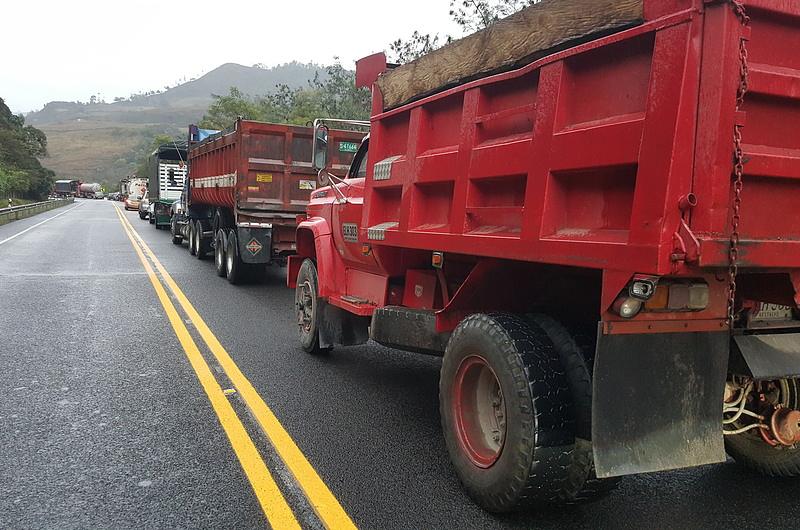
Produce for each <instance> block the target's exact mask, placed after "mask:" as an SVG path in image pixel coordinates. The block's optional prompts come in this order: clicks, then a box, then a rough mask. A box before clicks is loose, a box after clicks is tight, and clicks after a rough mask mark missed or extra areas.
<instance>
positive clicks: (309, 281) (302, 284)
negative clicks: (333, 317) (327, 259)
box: [294, 258, 331, 355]
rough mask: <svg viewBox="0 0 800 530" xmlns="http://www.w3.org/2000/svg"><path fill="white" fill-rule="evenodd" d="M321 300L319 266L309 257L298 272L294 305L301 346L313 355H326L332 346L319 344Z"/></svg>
mask: <svg viewBox="0 0 800 530" xmlns="http://www.w3.org/2000/svg"><path fill="white" fill-rule="evenodd" d="M320 302H321V300H320V297H319V279H318V276H317V266H316V265H315V264H314V261H313V260H311V259H308V258H307V259H305V260H303V263H302V264H301V265H300V270H299V271H298V272H297V287H296V288H295V291H294V305H295V314H296V316H297V328H298V330H299V331H298V338H299V339H300V346H301V347H302V348H303V350H305V352H306V353H310V354H311V355H325V354H327V353H328V352H330V351H331V348H320V345H319V322H320V319H321V315H322V304H321V303H320Z"/></svg>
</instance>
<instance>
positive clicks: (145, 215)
mask: <svg viewBox="0 0 800 530" xmlns="http://www.w3.org/2000/svg"><path fill="white" fill-rule="evenodd" d="M139 219H141V220H142V221H144V220H145V219H147V214H146V213H144V212H143V211H141V210H139Z"/></svg>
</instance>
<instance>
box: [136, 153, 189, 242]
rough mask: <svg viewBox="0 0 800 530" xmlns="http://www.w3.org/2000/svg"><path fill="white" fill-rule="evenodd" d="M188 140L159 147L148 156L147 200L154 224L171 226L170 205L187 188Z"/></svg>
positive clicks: (160, 226)
mask: <svg viewBox="0 0 800 530" xmlns="http://www.w3.org/2000/svg"><path fill="white" fill-rule="evenodd" d="M187 152H188V150H187V142H186V141H183V142H171V143H168V144H164V145H161V146H159V147H158V149H156V150H155V151H153V152H152V153H151V154H150V156H149V157H148V158H147V175H145V176H146V177H147V181H148V186H147V199H148V200H149V202H150V206H149V212H148V213H149V219H150V224H152V225H155V227H156V228H157V229H160V228H168V227H169V226H170V223H171V214H170V208H171V206H172V203H174V202H175V201H176V200H178V199H179V198H180V196H181V192H182V191H183V187H184V183H185V182H186V175H187V173H188V165H187V162H186V161H187Z"/></svg>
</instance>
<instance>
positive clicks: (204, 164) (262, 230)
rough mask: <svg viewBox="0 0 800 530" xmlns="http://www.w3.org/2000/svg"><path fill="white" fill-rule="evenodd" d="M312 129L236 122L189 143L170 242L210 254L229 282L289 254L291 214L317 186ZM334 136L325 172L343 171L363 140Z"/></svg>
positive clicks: (298, 210)
mask: <svg viewBox="0 0 800 530" xmlns="http://www.w3.org/2000/svg"><path fill="white" fill-rule="evenodd" d="M312 134H313V129H312V128H311V127H296V126H292V125H279V124H274V123H261V122H256V121H248V120H241V119H240V120H238V121H237V122H236V124H235V125H234V126H233V128H232V129H230V130H226V131H221V132H218V133H217V134H213V135H211V136H209V137H207V138H205V139H204V140H202V141H200V142H190V148H189V154H188V160H189V182H188V186H187V188H186V191H185V193H184V197H183V199H182V200H183V202H184V205H183V207H182V208H180V209H179V210H181V211H182V212H185V213H175V214H173V219H172V223H171V224H172V235H173V240H172V241H173V243H176V244H180V243H181V241H182V240H183V239H186V240H187V241H188V242H189V252H190V253H191V254H192V255H194V256H197V258H198V259H203V258H204V257H205V256H206V254H208V253H209V252H210V251H212V250H213V251H214V261H215V267H216V271H217V274H218V275H219V276H226V277H227V278H228V280H229V281H230V282H231V283H238V282H240V281H242V280H243V279H245V278H247V277H252V276H254V275H255V276H257V275H258V273H260V272H261V271H263V269H264V267H265V265H266V264H268V263H271V262H273V261H281V260H284V261H285V260H286V257H287V256H288V255H290V254H293V253H294V251H295V239H294V238H295V229H296V226H297V216H298V215H301V214H303V213H304V212H305V208H306V205H307V204H308V201H309V193H311V191H313V190H314V189H315V188H316V173H315V172H314V170H313V169H312V163H311V150H312ZM363 136H364V134H363V133H358V132H355V131H332V133H331V143H330V145H329V147H328V148H327V149H326V158H327V160H328V165H327V167H328V169H329V170H330V171H331V172H333V173H334V174H339V175H342V174H344V172H346V170H347V168H348V165H349V163H350V161H351V160H352V159H353V155H354V154H355V151H356V149H357V147H358V145H359V144H360V142H361V139H362V138H363Z"/></svg>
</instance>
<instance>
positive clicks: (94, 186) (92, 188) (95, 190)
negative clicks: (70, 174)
mask: <svg viewBox="0 0 800 530" xmlns="http://www.w3.org/2000/svg"><path fill="white" fill-rule="evenodd" d="M101 190H102V187H101V186H100V184H98V183H96V182H92V183H83V184H81V185H80V186H78V194H77V197H82V198H84V199H97V198H102V191H101Z"/></svg>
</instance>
